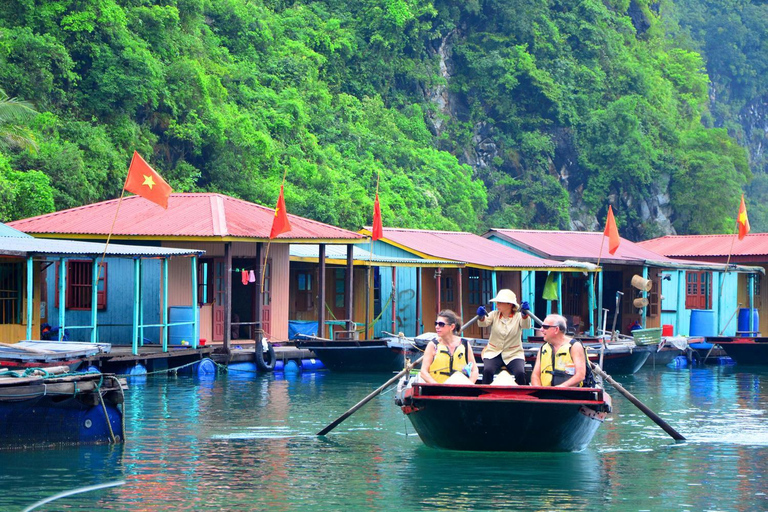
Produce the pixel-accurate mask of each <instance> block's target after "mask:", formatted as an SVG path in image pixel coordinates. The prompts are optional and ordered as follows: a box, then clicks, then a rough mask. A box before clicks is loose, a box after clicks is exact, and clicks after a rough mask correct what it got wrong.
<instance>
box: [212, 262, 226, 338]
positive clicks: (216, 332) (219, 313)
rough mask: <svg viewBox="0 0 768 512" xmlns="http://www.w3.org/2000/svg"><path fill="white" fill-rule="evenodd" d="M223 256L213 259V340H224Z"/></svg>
mask: <svg viewBox="0 0 768 512" xmlns="http://www.w3.org/2000/svg"><path fill="white" fill-rule="evenodd" d="M226 271H227V266H226V264H225V262H224V258H216V259H214V260H213V340H214V341H224V300H225V298H226V297H225V292H226V289H227V280H226V276H227V274H226Z"/></svg>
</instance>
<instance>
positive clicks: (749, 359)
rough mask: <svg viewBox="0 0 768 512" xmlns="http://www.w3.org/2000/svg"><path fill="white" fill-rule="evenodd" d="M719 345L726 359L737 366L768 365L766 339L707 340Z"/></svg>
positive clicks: (718, 338)
mask: <svg viewBox="0 0 768 512" xmlns="http://www.w3.org/2000/svg"><path fill="white" fill-rule="evenodd" d="M707 341H708V342H709V343H716V344H718V345H720V346H721V347H722V348H723V350H725V353H726V354H728V357H730V358H731V359H733V360H734V361H736V362H737V363H739V364H759V365H763V364H768V338H766V337H759V338H738V337H736V338H726V337H713V338H707Z"/></svg>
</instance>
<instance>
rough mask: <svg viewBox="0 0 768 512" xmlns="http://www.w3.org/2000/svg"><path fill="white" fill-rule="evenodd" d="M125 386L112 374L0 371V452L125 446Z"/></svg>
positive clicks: (52, 369) (65, 370) (63, 368)
mask: <svg viewBox="0 0 768 512" xmlns="http://www.w3.org/2000/svg"><path fill="white" fill-rule="evenodd" d="M124 388H125V384H124V383H123V382H121V381H120V380H118V379H117V378H116V377H115V376H114V375H108V374H101V373H98V372H92V373H69V368H68V367H66V366H58V367H49V368H39V369H32V368H30V369H27V370H24V371H12V370H7V369H5V368H3V369H0V432H2V435H0V450H2V449H22V448H28V447H35V446H50V445H60V444H100V443H120V442H123V439H124V428H123V411H122V404H123V401H124V397H123V389H124Z"/></svg>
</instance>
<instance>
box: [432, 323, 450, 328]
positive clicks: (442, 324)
mask: <svg viewBox="0 0 768 512" xmlns="http://www.w3.org/2000/svg"><path fill="white" fill-rule="evenodd" d="M446 325H451V324H447V323H445V322H435V327H445V326H446Z"/></svg>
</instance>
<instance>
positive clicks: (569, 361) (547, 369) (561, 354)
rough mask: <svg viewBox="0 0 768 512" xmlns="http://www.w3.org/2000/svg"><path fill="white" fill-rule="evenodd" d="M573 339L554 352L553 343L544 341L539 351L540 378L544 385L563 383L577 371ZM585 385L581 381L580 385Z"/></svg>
mask: <svg viewBox="0 0 768 512" xmlns="http://www.w3.org/2000/svg"><path fill="white" fill-rule="evenodd" d="M572 346H573V341H570V342H568V343H563V344H562V345H560V348H558V349H557V352H555V353H553V350H552V345H550V344H549V343H544V345H542V347H541V351H540V352H539V366H540V370H541V374H540V378H541V385H542V386H555V385H557V384H562V383H563V382H565V381H567V380H568V379H570V378H571V377H573V376H574V375H575V373H576V365H575V364H574V362H573V358H571V347H572ZM583 385H584V382H583V381H582V382H579V383H578V385H577V386H578V387H581V386H583Z"/></svg>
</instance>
